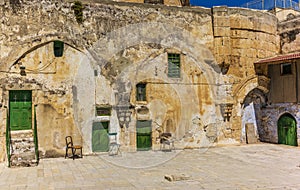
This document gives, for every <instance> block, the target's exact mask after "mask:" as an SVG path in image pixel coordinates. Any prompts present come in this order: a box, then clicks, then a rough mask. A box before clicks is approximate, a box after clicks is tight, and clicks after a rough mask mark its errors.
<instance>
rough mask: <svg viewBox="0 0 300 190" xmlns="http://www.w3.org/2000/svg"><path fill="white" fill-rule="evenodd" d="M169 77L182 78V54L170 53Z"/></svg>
mask: <svg viewBox="0 0 300 190" xmlns="http://www.w3.org/2000/svg"><path fill="white" fill-rule="evenodd" d="M168 77H170V78H180V54H175V53H168Z"/></svg>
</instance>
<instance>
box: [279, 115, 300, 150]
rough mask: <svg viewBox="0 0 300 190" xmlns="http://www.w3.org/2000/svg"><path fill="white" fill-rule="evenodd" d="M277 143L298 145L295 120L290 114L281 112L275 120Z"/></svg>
mask: <svg viewBox="0 0 300 190" xmlns="http://www.w3.org/2000/svg"><path fill="white" fill-rule="evenodd" d="M277 126H278V128H277V130H278V144H286V145H291V146H298V143H297V125H296V120H295V118H294V117H293V116H292V115H291V114H288V113H286V114H283V115H282V116H281V117H280V118H279V119H278V122H277Z"/></svg>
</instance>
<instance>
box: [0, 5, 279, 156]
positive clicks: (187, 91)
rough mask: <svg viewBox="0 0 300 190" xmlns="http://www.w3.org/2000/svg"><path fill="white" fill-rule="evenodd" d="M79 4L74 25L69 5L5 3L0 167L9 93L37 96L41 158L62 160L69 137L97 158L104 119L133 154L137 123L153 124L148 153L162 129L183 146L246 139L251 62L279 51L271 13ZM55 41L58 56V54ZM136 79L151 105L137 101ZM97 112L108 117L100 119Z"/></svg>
mask: <svg viewBox="0 0 300 190" xmlns="http://www.w3.org/2000/svg"><path fill="white" fill-rule="evenodd" d="M82 2H83V5H84V7H83V22H82V23H78V22H77V21H78V20H76V15H75V14H74V11H73V8H72V6H73V3H72V2H69V1H65V2H64V1H50V0H49V1H42V2H40V1H22V3H21V2H19V1H13V2H12V1H6V0H3V1H1V3H0V4H1V6H0V11H1V14H2V17H1V31H0V32H1V33H0V41H1V43H0V44H1V45H0V52H1V54H0V71H1V73H0V81H1V90H0V91H1V93H0V94H1V95H0V100H1V104H2V107H1V109H0V121H1V126H2V127H1V133H0V140H1V145H2V146H1V149H0V152H1V154H0V155H1V160H2V161H3V160H5V158H6V154H5V152H6V151H5V144H6V143H5V140H6V137H5V131H6V126H7V113H8V112H9V102H10V97H9V91H11V90H30V91H32V106H33V107H35V110H36V122H37V123H36V125H37V134H38V143H39V144H38V145H39V151H40V157H43V156H46V157H49V156H60V155H63V154H64V146H65V142H64V137H65V136H67V135H72V136H73V138H74V141H75V142H78V143H81V144H82V145H83V150H84V153H85V154H88V153H91V152H92V146H93V145H92V138H93V137H92V133H93V128H92V126H93V123H94V122H99V121H109V126H110V127H109V131H110V132H117V134H118V136H117V137H118V141H119V143H120V144H121V145H122V146H121V148H122V150H124V151H136V146H137V140H136V135H137V134H136V131H137V129H136V123H137V121H140V120H141V121H144V120H148V121H152V125H151V130H152V136H151V138H152V142H151V143H152V148H156V147H157V145H158V144H157V141H156V137H158V135H159V133H160V132H161V131H167V132H171V133H172V134H173V136H174V138H175V139H176V141H175V146H176V147H177V148H187V147H200V146H205V145H206V146H207V144H205V143H203V142H205V141H209V142H211V143H218V144H223V143H228V142H230V143H232V142H234V143H239V142H240V141H241V139H242V128H243V127H242V113H243V111H242V104H243V102H244V99H245V97H246V96H247V94H248V93H249V92H250V91H251V90H253V89H254V88H256V87H257V86H258V80H257V76H256V75H255V70H254V66H253V63H254V62H255V61H257V60H259V59H262V58H265V57H269V56H273V55H276V54H277V53H278V52H279V51H280V37H279V35H277V18H276V17H275V16H274V15H273V14H271V13H267V12H262V11H255V10H248V9H242V8H228V7H214V8H212V9H207V8H201V7H176V6H175V7H173V6H164V5H159V4H156V5H151V4H139V3H124V2H112V1H101V2H97V1H94V2H92V1H82ZM56 40H59V41H62V42H64V51H63V55H62V57H56V56H54V54H53V43H54V41H56ZM170 53H173V54H179V55H180V77H177V78H170V77H169V76H168V54H170ZM23 67H25V72H26V76H21V75H20V68H23ZM139 83H145V84H147V88H146V101H136V85H137V84H139ZM101 106H102V107H111V110H112V111H111V114H110V116H96V107H101Z"/></svg>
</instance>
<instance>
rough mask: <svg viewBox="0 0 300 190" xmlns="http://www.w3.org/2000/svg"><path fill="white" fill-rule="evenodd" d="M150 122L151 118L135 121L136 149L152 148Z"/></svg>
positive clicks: (145, 149)
mask: <svg viewBox="0 0 300 190" xmlns="http://www.w3.org/2000/svg"><path fill="white" fill-rule="evenodd" d="M151 123H152V121H151V120H139V121H137V123H136V147H137V150H138V151H147V150H150V149H151V148H152V126H151Z"/></svg>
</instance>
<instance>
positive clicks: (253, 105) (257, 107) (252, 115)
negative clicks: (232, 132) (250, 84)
mask: <svg viewBox="0 0 300 190" xmlns="http://www.w3.org/2000/svg"><path fill="white" fill-rule="evenodd" d="M266 102H267V96H266V94H265V93H264V92H263V91H262V90H261V89H259V88H254V89H253V90H251V91H250V92H249V93H248V94H247V95H246V97H245V98H244V100H243V102H242V108H243V111H242V136H241V141H242V142H246V139H247V135H253V134H247V127H246V125H248V126H250V125H251V127H254V132H255V133H254V135H255V136H256V138H258V139H261V137H262V136H263V134H264V128H263V127H262V125H261V123H262V121H261V120H262V110H261V108H262V107H264V106H265V105H266Z"/></svg>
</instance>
